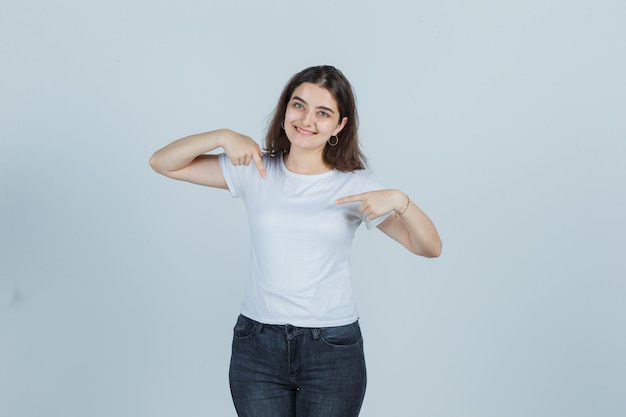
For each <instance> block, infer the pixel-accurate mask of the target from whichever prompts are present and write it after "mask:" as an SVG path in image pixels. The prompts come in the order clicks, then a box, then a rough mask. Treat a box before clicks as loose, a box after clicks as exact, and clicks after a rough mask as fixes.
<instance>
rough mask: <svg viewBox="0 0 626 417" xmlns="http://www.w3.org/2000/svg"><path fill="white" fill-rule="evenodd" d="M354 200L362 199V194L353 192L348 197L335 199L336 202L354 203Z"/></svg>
mask: <svg viewBox="0 0 626 417" xmlns="http://www.w3.org/2000/svg"><path fill="white" fill-rule="evenodd" d="M356 201H362V194H354V195H351V196H348V197H343V198H339V199H337V201H336V203H337V204H345V203H354V202H356Z"/></svg>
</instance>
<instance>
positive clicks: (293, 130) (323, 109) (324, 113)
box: [285, 83, 348, 150]
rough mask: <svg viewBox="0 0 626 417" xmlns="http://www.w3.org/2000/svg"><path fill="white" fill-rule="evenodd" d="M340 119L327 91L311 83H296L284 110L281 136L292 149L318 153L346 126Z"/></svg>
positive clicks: (334, 102) (345, 120) (344, 119)
mask: <svg viewBox="0 0 626 417" xmlns="http://www.w3.org/2000/svg"><path fill="white" fill-rule="evenodd" d="M347 121H348V118H347V117H343V118H342V119H341V120H340V114H339V108H338V107H337V102H336V101H335V98H334V97H333V96H332V94H331V93H330V91H328V90H327V89H325V88H323V87H319V86H317V85H315V84H311V83H303V84H300V85H299V86H298V87H297V88H296V89H295V90H294V91H293V94H292V95H291V98H290V100H289V103H287V110H286V111H285V133H286V134H287V138H288V139H289V141H290V142H291V147H292V150H293V148H294V147H297V148H302V149H307V150H320V149H323V148H324V146H326V141H328V139H329V138H330V137H331V136H336V135H337V134H338V133H339V132H340V131H341V129H343V127H344V126H345V124H346V123H347Z"/></svg>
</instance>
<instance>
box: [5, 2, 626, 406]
mask: <svg viewBox="0 0 626 417" xmlns="http://www.w3.org/2000/svg"><path fill="white" fill-rule="evenodd" d="M625 21H626V3H624V2H623V1H622V0H600V1H591V0H588V1H585V0H581V1H578V0H574V1H565V0H541V1H539V0H537V1H534V0H533V1H521V0H520V1H510V2H503V1H496V0H484V1H471V0H470V1H448V0H443V1H431V2H425V1H416V2H409V1H384V2H368V1H317V2H298V1H294V0H290V1H287V0H283V1H277V0H269V1H230V2H226V1H219V2H218V1H207V0H205V1H200V0H195V1H194V0H183V1H177V2H173V1H172V2H167V1H148V0H130V1H129V0H124V1H122V0H108V1H106V2H105V1H102V2H97V1H78V0H65V1H63V0H60V1H44V0H26V1H17V0H5V1H3V2H2V3H1V4H0V57H1V60H2V61H1V65H0V75H1V76H0V135H1V137H0V139H1V142H0V187H1V188H0V192H1V194H0V199H1V200H0V415H1V416H3V417H40V416H41V417H50V416H62V417H139V416H151V417H165V416H187V417H194V416H234V415H235V413H234V409H233V407H232V404H231V399H230V393H229V390H228V379H227V370H228V362H229V359H230V356H229V355H230V342H231V335H232V326H233V325H234V323H235V319H236V316H237V313H238V309H239V303H240V301H241V297H242V295H243V294H242V293H243V288H244V285H245V282H246V279H247V269H248V231H247V219H246V214H245V209H244V206H243V204H242V202H241V201H240V200H239V199H232V198H230V196H229V195H228V193H227V192H226V191H224V190H215V189H209V188H204V187H200V186H194V185H191V184H185V183H181V182H175V181H172V180H169V179H166V178H165V177H161V176H159V175H157V174H155V173H153V172H152V171H151V169H150V167H149V166H148V158H149V157H150V155H151V154H152V153H153V152H154V151H155V150H156V149H158V148H160V147H161V146H163V145H165V144H166V143H168V142H170V141H172V140H174V139H177V138H179V137H182V136H186V135H188V134H192V133H198V132H202V131H207V130H212V129H216V128H222V127H228V128H231V129H233V130H237V131H239V132H242V133H245V134H248V135H250V136H252V137H253V138H255V139H256V140H257V141H259V142H261V141H262V140H263V134H264V131H265V126H266V123H267V120H268V118H269V115H270V113H271V112H272V109H273V107H274V105H275V103H276V100H277V99H278V95H279V93H280V90H281V88H282V87H283V85H284V84H285V82H286V81H287V80H288V78H289V77H290V76H291V75H292V74H294V73H295V72H297V71H299V70H301V69H303V68H305V67H308V66H311V65H320V64H331V65H335V66H337V67H338V68H340V69H341V70H342V71H343V72H344V73H345V74H346V76H347V77H348V78H349V79H350V80H351V82H352V83H353V85H354V88H355V90H356V94H357V99H358V105H359V111H360V117H361V130H360V133H361V141H362V145H363V148H364V151H365V153H366V155H367V156H368V157H369V166H370V168H371V169H372V170H373V171H374V173H375V174H376V175H377V176H378V178H379V179H380V180H381V181H383V183H385V184H386V185H387V186H388V187H390V188H398V189H401V190H403V191H405V192H406V193H408V194H409V195H410V196H411V198H412V199H413V200H414V201H415V202H416V203H417V204H419V205H421V206H422V207H423V208H424V210H425V211H426V212H427V213H429V215H430V216H431V217H432V219H433V220H434V222H435V223H436V225H437V226H438V228H439V231H440V233H441V235H442V238H443V241H444V251H443V255H442V256H441V257H440V258H438V259H435V260H429V259H424V258H419V257H415V256H413V255H411V254H410V253H409V252H408V251H406V250H404V249H403V248H401V247H400V246H399V245H398V244H397V243H395V242H393V241H391V240H390V239H388V238H387V237H385V236H384V235H383V234H382V233H380V232H379V231H377V230H373V231H366V230H365V229H364V228H361V229H359V232H358V233H357V236H356V241H355V245H354V250H353V256H352V265H353V284H354V287H355V290H356V292H357V296H358V301H359V305H360V312H361V324H362V327H363V332H364V334H365V349H366V357H367V360H368V372H369V385H368V393H367V395H366V399H365V403H364V406H363V411H362V416H364V417H373V416H382V415H391V416H429V417H503V416H505V417H529V416H533V417H536V416H546V417H555V416H559V417H560V416H562V417H578V416H580V417H583V416H585V417H587V416H594V417H595V416H600V417H617V416H620V417H621V416H624V415H626V395H625V393H626V354H625V353H624V352H626V283H625V277H626V265H625V261H624V259H625V257H624V254H623V251H624V249H625V248H626V237H625V233H626V227H625V221H624V213H626V195H625V189H626V187H625V182H626V164H625V163H624V162H623V159H624V157H625V156H626V128H625V120H626V99H625V97H626V82H625V80H624V74H626V46H625V45H626V25H624V22H625Z"/></svg>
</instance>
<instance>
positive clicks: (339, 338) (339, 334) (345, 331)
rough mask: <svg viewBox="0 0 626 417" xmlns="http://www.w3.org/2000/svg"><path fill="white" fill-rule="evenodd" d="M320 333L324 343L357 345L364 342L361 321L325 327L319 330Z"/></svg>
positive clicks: (338, 345) (341, 345) (340, 345)
mask: <svg viewBox="0 0 626 417" xmlns="http://www.w3.org/2000/svg"><path fill="white" fill-rule="evenodd" d="M319 334H320V339H322V341H323V342H324V343H326V344H327V345H330V346H335V347H350V346H357V345H359V344H361V343H362V342H363V335H362V334H361V327H360V326H359V322H354V323H352V324H348V325H347V326H337V327H325V328H322V329H320V330H319Z"/></svg>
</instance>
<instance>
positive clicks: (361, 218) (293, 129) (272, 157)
mask: <svg viewBox="0 0 626 417" xmlns="http://www.w3.org/2000/svg"><path fill="white" fill-rule="evenodd" d="M357 126H358V119H357V110H356V106H355V100H354V94H353V91H352V87H351V85H350V83H349V82H348V80H347V79H346V78H345V77H344V75H343V74H342V73H341V72H340V71H339V70H337V69H336V68H334V67H331V66H318V67H311V68H307V69H305V70H303V71H301V72H299V73H298V74H296V75H294V76H293V77H292V78H291V80H290V81H289V82H288V83H287V85H286V86H285V88H284V90H283V92H282V94H281V96H280V98H279V101H278V104H277V106H276V109H275V112H274V117H273V119H272V121H271V123H270V125H269V128H268V132H267V136H266V138H265V145H266V147H265V152H263V151H262V150H261V148H260V147H259V145H258V144H257V143H256V142H255V141H254V140H252V139H251V138H250V137H248V136H245V135H242V134H239V133H236V132H233V131H231V130H226V129H222V130H215V131H211V132H207V133H201V134H197V135H192V136H188V137H185V138H182V139H179V140H177V141H175V142H172V143H171V144H169V145H167V146H165V147H164V148H162V149H160V150H158V151H157V152H155V154H154V155H153V156H152V158H151V159H150V165H151V166H152V168H153V169H154V170H155V171H157V172H158V173H160V174H163V175H166V176H168V177H170V178H174V179H178V180H183V181H189V182H192V183H196V184H201V185H205V186H209V187H216V188H223V189H227V190H229V192H230V194H231V196H233V197H240V198H241V199H242V200H243V201H244V203H245V204H246V208H247V211H248V218H249V224H250V244H251V252H250V253H251V259H250V266H251V270H250V277H249V282H248V286H247V290H246V294H245V296H244V300H243V303H242V306H241V315H240V316H239V318H238V320H237V323H236V325H235V328H234V337H233V346H232V357H231V365H230V386H231V393H232V396H233V401H234V404H235V408H236V410H237V413H238V415H239V416H256V417H264V416H267V417H293V416H302V417H315V416H320V417H333V416H337V417H350V416H357V415H358V414H359V411H360V408H361V404H362V401H363V397H364V394H365V385H366V371H365V361H364V357H363V341H362V337H361V332H360V329H359V324H358V313H357V309H356V304H355V300H354V296H353V293H352V289H351V285H350V270H349V256H350V249H351V245H352V240H353V237H354V231H355V230H356V228H357V227H358V226H359V224H360V223H362V222H363V223H365V225H366V226H367V228H373V227H377V228H378V229H380V230H382V231H383V232H384V233H386V234H387V235H388V236H390V237H391V238H393V239H395V240H396V241H398V242H399V243H400V244H402V245H403V246H404V247H406V248H407V249H408V250H410V251H411V252H413V253H415V254H416V255H421V256H426V257H436V256H439V254H440V252H441V240H440V238H439V235H438V233H437V230H436V229H435V226H434V225H433V223H432V222H431V221H430V219H429V218H428V216H427V215H426V214H425V213H424V212H423V211H422V210H421V209H420V208H419V207H418V206H417V205H415V204H414V203H413V202H412V201H411V200H410V199H409V197H408V196H407V195H406V194H405V193H403V192H401V191H399V190H392V189H385V188H384V187H383V186H382V185H381V184H380V183H379V182H378V181H377V180H376V179H375V178H374V176H373V175H372V174H371V173H370V172H369V171H367V170H366V169H365V158H364V156H363V154H362V153H361V150H360V149H359V143H358V139H357ZM217 148H222V150H223V153H221V154H219V155H218V154H207V153H208V152H211V151H213V150H215V149H217Z"/></svg>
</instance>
